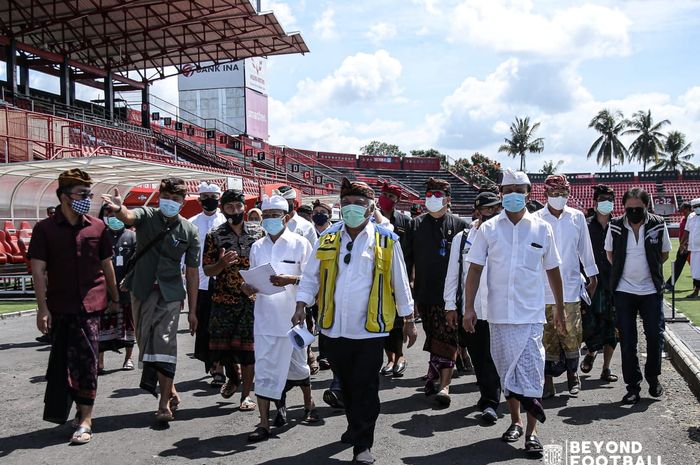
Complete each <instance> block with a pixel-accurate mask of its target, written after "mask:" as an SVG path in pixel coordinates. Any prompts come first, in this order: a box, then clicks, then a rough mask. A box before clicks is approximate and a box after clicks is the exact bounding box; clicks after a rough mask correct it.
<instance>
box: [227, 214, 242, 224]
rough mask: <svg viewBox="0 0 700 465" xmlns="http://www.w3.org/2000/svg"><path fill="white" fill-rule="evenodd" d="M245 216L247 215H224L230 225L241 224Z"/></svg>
mask: <svg viewBox="0 0 700 465" xmlns="http://www.w3.org/2000/svg"><path fill="white" fill-rule="evenodd" d="M244 215H245V213H236V214H235V215H227V214H226V213H224V216H225V217H226V221H228V222H229V224H233V225H237V224H241V223H242V222H243V216H244Z"/></svg>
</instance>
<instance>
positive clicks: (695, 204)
mask: <svg viewBox="0 0 700 465" xmlns="http://www.w3.org/2000/svg"><path fill="white" fill-rule="evenodd" d="M690 206H691V207H693V208H695V207H700V197H698V198H697V199H693V200H691V201H690Z"/></svg>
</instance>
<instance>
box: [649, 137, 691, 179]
mask: <svg viewBox="0 0 700 465" xmlns="http://www.w3.org/2000/svg"><path fill="white" fill-rule="evenodd" d="M692 145H693V144H692V143H690V142H688V143H687V144H686V142H685V134H683V133H682V132H679V131H671V132H669V133H668V136H666V141H665V143H664V148H663V150H664V151H663V152H662V153H660V154H659V161H658V162H657V163H656V164H655V165H654V166H652V167H651V171H676V172H677V173H680V172H681V171H688V170H694V169H695V165H693V164H692V163H690V162H689V161H688V160H690V159H691V158H693V157H694V156H695V154H694V153H688V152H689V151H690V147H691V146H692Z"/></svg>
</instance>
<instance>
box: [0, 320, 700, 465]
mask: <svg viewBox="0 0 700 465" xmlns="http://www.w3.org/2000/svg"><path fill="white" fill-rule="evenodd" d="M185 325H186V319H185V318H184V316H183V317H182V318H181V328H184V327H185ZM420 332H422V330H421V329H420V328H419V333H420ZM36 336H37V333H36V329H35V326H34V317H33V316H23V317H18V318H10V319H5V320H1V321H0V386H2V389H3V396H2V402H0V463H2V464H3V465H11V464H27V465H29V464H32V465H33V464H51V465H64V464H65V465H68V464H71V465H73V464H76V463H83V464H88V463H100V464H128V465H140V464H170V463H197V464H204V463H206V464H211V463H221V464H282V465H285V464H290V465H291V464H303V465H311V464H334V463H347V462H349V460H350V459H351V458H352V454H351V449H350V448H349V447H348V446H345V445H343V444H341V443H340V442H339V441H338V440H339V437H340V434H341V433H342V432H343V431H344V430H345V426H346V423H345V418H344V416H343V415H342V412H341V411H336V410H333V409H330V408H328V407H325V406H323V407H321V405H323V402H322V400H321V393H322V391H323V390H324V389H325V388H326V387H327V386H328V385H329V382H330V379H329V378H330V372H321V373H320V374H319V375H317V376H315V377H314V378H313V387H314V397H315V399H316V402H317V404H318V405H319V407H320V409H319V411H320V414H321V415H322V417H323V418H324V421H323V422H322V423H321V424H318V425H314V426H307V425H303V424H300V423H299V422H298V419H299V418H300V417H301V414H302V411H303V408H302V406H301V405H302V402H301V394H300V392H299V391H298V390H297V391H293V392H292V393H291V395H290V398H289V405H290V412H289V418H290V420H291V421H290V424H289V425H288V426H287V427H285V428H282V429H281V430H277V431H276V433H277V434H276V436H275V437H273V438H272V439H271V440H270V441H268V442H266V443H262V444H258V445H250V444H248V443H247V442H246V437H247V435H248V433H250V432H251V431H252V429H253V428H254V427H255V425H256V423H257V413H247V412H240V411H238V409H237V405H238V402H239V397H238V396H235V397H234V398H233V399H230V400H224V399H222V398H221V396H220V395H219V394H218V391H216V390H213V389H212V388H210V387H209V386H208V378H207V377H206V376H205V373H204V369H203V365H202V364H201V363H199V362H197V361H195V360H192V359H191V358H190V357H189V354H190V353H191V352H192V349H193V339H192V338H191V337H190V336H189V334H188V333H186V332H185V331H181V334H180V336H179V344H180V347H179V350H180V363H179V365H178V374H177V377H176V382H177V388H178V391H180V393H181V395H182V401H183V403H182V405H181V407H180V410H179V411H178V412H177V420H176V421H175V422H173V423H172V424H171V425H170V426H169V427H166V428H162V427H159V426H157V425H156V424H155V423H154V421H153V412H154V411H155V408H156V400H155V399H154V398H153V397H152V396H150V395H147V394H145V393H144V392H143V391H141V390H140V389H139V388H138V380H139V375H140V373H139V372H138V371H134V372H122V371H118V370H117V369H118V368H119V367H121V364H122V356H121V355H118V354H114V353H109V354H107V357H106V364H107V370H108V374H107V375H105V376H103V377H101V378H100V385H99V389H98V399H97V402H96V406H95V421H94V432H95V436H94V438H93V441H92V442H91V443H90V444H88V445H86V446H80V447H70V446H68V445H67V443H68V439H69V437H70V434H71V429H70V428H69V427H68V426H67V425H64V426H58V427H55V426H53V425H51V424H49V423H46V422H43V421H42V420H41V411H42V406H43V404H42V401H43V393H44V388H45V382H44V377H43V373H44V370H45V368H46V363H47V360H48V353H49V352H48V347H47V346H44V345H41V344H38V343H36V342H35V340H34V338H35V337H36ZM640 337H641V339H643V336H640ZM421 344H422V341H421V339H419V341H418V343H417V345H416V347H414V348H412V349H410V350H409V351H408V359H409V369H408V370H407V372H406V376H405V377H404V378H400V379H386V380H382V392H381V398H382V415H381V416H380V420H379V423H378V425H377V432H376V443H375V447H374V453H375V456H376V457H377V459H378V462H377V463H380V464H411V465H437V464H487V463H499V464H500V463H505V464H523V463H547V464H559V463H561V464H565V463H567V462H566V461H565V459H567V458H568V459H569V461H568V463H569V465H573V464H574V460H576V458H575V455H576V454H575V453H574V452H575V450H576V447H577V446H578V445H579V443H578V442H576V441H611V442H609V443H606V444H607V446H606V447H618V446H619V444H620V442H623V443H625V444H626V441H637V442H638V445H636V446H634V447H641V449H642V450H641V452H639V453H636V454H632V455H631V456H632V457H633V458H634V460H638V457H646V456H651V460H652V461H651V462H647V461H645V462H643V463H645V464H647V463H653V464H654V465H656V464H657V463H663V464H667V465H696V464H698V463H700V429H699V427H700V403H698V401H697V399H696V398H695V397H694V396H693V394H692V393H691V392H690V390H689V388H688V385H687V384H686V382H685V381H684V380H683V379H682V377H681V376H680V375H679V374H678V372H677V371H676V370H675V369H674V368H673V366H672V365H671V364H670V363H668V361H664V366H663V374H662V377H661V379H662V382H663V384H664V386H665V389H666V392H665V394H664V396H663V397H662V398H661V399H651V398H649V397H648V396H647V395H646V389H647V386H646V384H644V386H643V391H642V394H643V399H642V402H641V403H640V404H638V405H636V406H632V407H629V406H621V405H620V404H619V401H620V399H621V398H622V396H623V395H624V386H623V384H622V382H621V381H619V382H617V383H613V384H603V383H602V382H601V381H599V380H598V379H597V378H598V375H599V372H600V365H599V364H600V363H601V360H600V359H599V360H597V361H596V363H597V364H598V365H596V366H595V368H594V370H593V372H591V376H590V377H589V376H587V375H586V376H583V378H582V379H583V391H582V392H581V394H580V395H579V397H578V398H570V397H569V396H568V394H559V395H558V396H557V397H556V398H554V399H552V400H548V401H545V408H546V409H547V416H548V420H547V422H546V423H545V424H544V425H542V426H541V428H540V430H539V434H540V437H541V439H542V442H543V443H544V444H545V445H553V446H560V447H561V448H562V452H563V455H562V456H561V461H558V459H559V458H560V457H558V456H557V452H558V451H557V450H556V449H550V453H549V454H548V455H547V456H546V457H545V458H544V459H546V461H545V460H543V459H537V460H529V459H527V458H526V457H525V455H524V452H523V442H522V441H521V442H519V443H516V444H513V445H510V444H505V443H503V442H501V441H500V439H499V438H500V435H501V433H503V431H504V430H505V429H506V428H507V426H508V424H509V420H508V416H507V412H506V408H505V406H502V407H501V410H500V412H499V413H501V414H502V415H503V414H505V416H504V417H502V418H501V419H500V420H499V422H498V424H497V425H495V426H483V425H481V424H480V422H479V419H478V415H477V414H476V411H475V408H474V404H475V402H476V400H477V398H478V391H477V388H476V385H475V383H474V380H475V378H474V376H462V377H460V378H457V379H456V380H455V381H454V383H453V389H452V394H453V402H452V406H450V407H449V408H447V409H438V408H436V407H435V405H434V404H433V403H432V402H431V401H430V400H429V399H426V397H425V396H424V395H423V394H422V392H421V391H420V388H421V386H422V384H423V382H422V381H421V379H420V377H421V376H422V375H423V374H424V373H425V371H426V364H427V356H426V354H425V353H424V352H422V351H421V350H420V349H421ZM642 360H644V358H643V357H642ZM614 361H615V363H614V366H613V370H614V372H615V373H617V374H620V375H621V373H620V366H619V355H618V354H617V353H616V355H615V358H614ZM620 378H621V376H620ZM559 381H560V382H559V384H558V385H557V387H558V390H559V391H565V388H566V382H565V379H564V378H560V379H559ZM572 441H573V442H572ZM616 444H617V446H616ZM623 446H624V445H623ZM591 447H593V445H591ZM572 451H573V452H572ZM584 455H586V454H584ZM588 455H591V456H592V457H594V458H595V457H596V454H595V453H593V454H588ZM602 455H604V456H605V457H606V458H607V459H608V462H597V463H611V464H612V463H614V462H613V461H612V460H613V459H612V457H611V456H612V455H614V454H612V453H608V454H606V453H605V452H604V453H603V454H602ZM659 456H660V462H658V458H659ZM578 458H579V459H581V458H582V456H580V455H579V456H578ZM644 460H646V459H644ZM579 463H581V462H579ZM583 463H586V462H583ZM594 463H595V462H594ZM619 463H622V462H619ZM633 463H635V464H636V463H640V462H637V461H635V462H633Z"/></svg>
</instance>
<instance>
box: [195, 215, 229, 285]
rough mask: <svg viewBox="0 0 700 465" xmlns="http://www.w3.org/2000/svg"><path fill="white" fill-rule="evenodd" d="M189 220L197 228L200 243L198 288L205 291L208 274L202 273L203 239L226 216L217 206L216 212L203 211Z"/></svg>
mask: <svg viewBox="0 0 700 465" xmlns="http://www.w3.org/2000/svg"><path fill="white" fill-rule="evenodd" d="M189 222H190V223H192V224H194V225H195V226H197V229H198V230H199V243H200V244H201V247H200V248H199V289H200V290H202V291H206V290H208V289H209V276H207V275H205V274H204V268H203V265H202V263H203V261H202V255H203V254H204V239H206V237H207V233H208V232H209V231H211V230H212V229H214V228H218V227H219V226H221V225H222V224H224V223H226V217H225V216H224V214H223V213H221V211H220V210H219V209H218V208H217V209H216V212H214V213H213V214H211V215H207V214H205V213H204V212H202V213H199V214H197V215H194V216H193V217H192V218H190V219H189Z"/></svg>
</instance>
